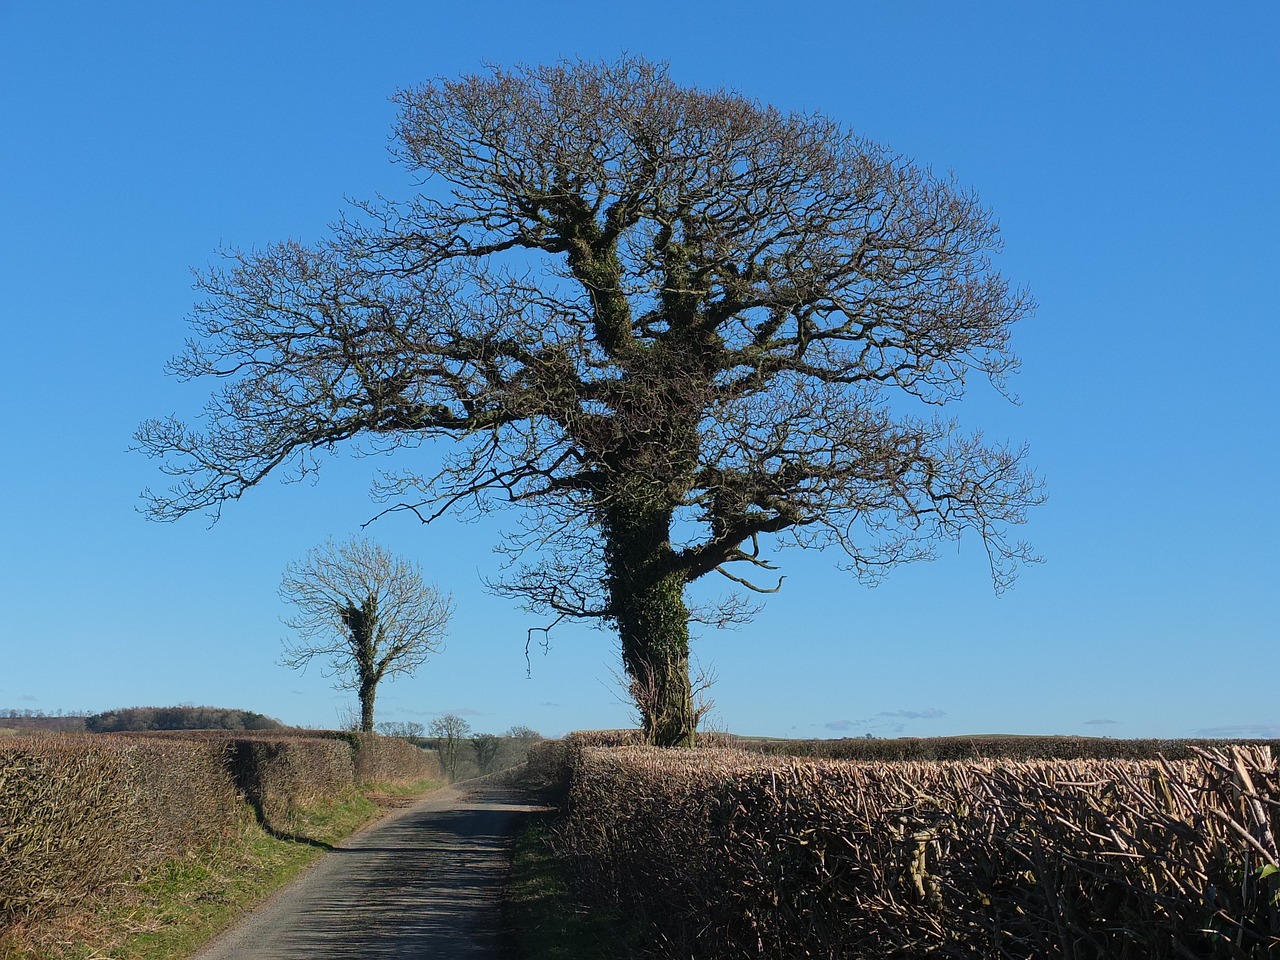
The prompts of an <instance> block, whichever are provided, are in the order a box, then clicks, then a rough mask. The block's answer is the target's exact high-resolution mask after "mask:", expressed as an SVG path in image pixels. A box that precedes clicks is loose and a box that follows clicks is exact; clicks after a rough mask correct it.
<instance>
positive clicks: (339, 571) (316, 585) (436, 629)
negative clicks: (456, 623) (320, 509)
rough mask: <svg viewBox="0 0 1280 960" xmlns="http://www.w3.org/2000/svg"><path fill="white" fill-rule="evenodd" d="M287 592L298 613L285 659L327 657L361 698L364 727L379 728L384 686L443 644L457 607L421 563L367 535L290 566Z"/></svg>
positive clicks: (294, 663)
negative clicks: (377, 705) (376, 716)
mask: <svg viewBox="0 0 1280 960" xmlns="http://www.w3.org/2000/svg"><path fill="white" fill-rule="evenodd" d="M280 596H281V597H282V598H283V599H284V600H286V601H287V602H289V603H290V604H292V605H293V606H294V607H295V608H296V610H297V612H296V613H295V614H294V615H293V616H291V617H290V618H288V619H287V620H286V621H285V622H286V623H287V624H288V625H289V626H290V627H292V628H293V629H294V630H296V631H297V633H298V639H297V640H296V641H294V642H290V641H285V652H284V655H283V657H282V658H281V661H280V662H281V663H283V664H284V665H285V666H288V667H297V668H305V667H306V666H307V665H308V664H309V663H310V662H311V661H312V660H313V659H315V658H316V657H320V658H322V659H325V660H328V661H329V664H330V666H331V667H332V669H333V671H334V675H335V676H336V677H337V678H338V682H337V686H338V688H339V689H343V690H355V691H356V693H357V695H358V696H359V698H360V729H361V730H363V731H364V732H365V733H372V732H373V729H374V723H373V708H374V701H375V700H376V699H377V695H378V684H379V683H381V682H382V680H383V679H385V678H386V677H389V676H395V675H397V674H411V673H413V672H414V671H415V670H417V669H418V667H420V666H422V664H423V663H425V662H426V660H427V658H428V657H429V656H430V655H431V654H433V653H438V652H439V651H440V650H441V649H442V647H443V640H444V635H445V631H446V629H447V628H448V625H449V617H450V616H451V615H452V613H453V605H452V601H451V600H450V598H449V596H448V595H447V594H445V593H442V592H441V591H440V590H439V589H437V588H436V587H434V586H432V585H430V584H428V583H427V582H426V581H425V580H424V579H423V576H422V571H421V569H419V567H418V565H417V564H415V563H413V562H411V561H409V560H406V559H404V558H402V557H397V556H395V555H393V554H391V553H389V552H387V551H386V550H384V549H383V548H382V547H380V546H378V545H377V544H375V543H372V542H371V541H369V540H367V539H364V538H362V537H355V538H352V539H350V540H348V541H346V542H343V543H334V542H333V541H332V540H329V541H327V542H325V543H324V544H323V545H322V546H319V547H316V548H314V549H313V550H311V551H310V552H309V553H308V554H307V557H306V559H305V560H302V561H300V562H298V563H293V564H290V565H289V567H288V569H287V570H286V571H285V575H284V579H283V580H282V582H281V584H280Z"/></svg>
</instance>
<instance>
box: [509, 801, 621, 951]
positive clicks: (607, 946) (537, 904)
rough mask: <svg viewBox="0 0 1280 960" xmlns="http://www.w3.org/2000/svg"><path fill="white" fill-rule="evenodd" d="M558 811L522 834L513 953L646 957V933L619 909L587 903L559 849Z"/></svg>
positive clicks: (512, 887)
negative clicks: (556, 836) (555, 824)
mask: <svg viewBox="0 0 1280 960" xmlns="http://www.w3.org/2000/svg"><path fill="white" fill-rule="evenodd" d="M552 823H553V815H551V814H548V815H546V816H541V817H533V818H531V819H530V820H529V821H528V822H527V823H526V824H525V826H524V827H523V828H522V829H521V830H520V832H519V833H518V834H516V838H515V844H514V847H513V851H512V861H511V878H510V881H509V883H508V887H507V905H506V909H507V915H506V922H507V929H508V934H509V937H508V940H509V944H508V946H509V951H508V952H509V954H510V955H511V956H512V957H513V958H515V960H597V958H599V960H617V958H625V957H639V956H642V954H643V951H642V949H641V947H642V944H643V937H642V936H641V934H640V931H639V930H638V929H637V928H636V927H635V926H634V925H631V924H628V923H627V922H626V921H625V920H623V918H621V917H620V916H619V915H618V914H617V913H616V912H614V911H612V910H609V909H608V908H605V907H601V906H596V905H592V906H587V905H585V904H583V903H582V901H581V899H580V898H578V897H577V896H576V895H575V894H574V892H573V888H572V885H571V883H570V879H569V870H568V867H567V865H566V864H565V863H564V861H563V860H561V859H560V858H559V857H558V856H557V854H556V851H555V846H554V843H553V839H554V833H553V828H552Z"/></svg>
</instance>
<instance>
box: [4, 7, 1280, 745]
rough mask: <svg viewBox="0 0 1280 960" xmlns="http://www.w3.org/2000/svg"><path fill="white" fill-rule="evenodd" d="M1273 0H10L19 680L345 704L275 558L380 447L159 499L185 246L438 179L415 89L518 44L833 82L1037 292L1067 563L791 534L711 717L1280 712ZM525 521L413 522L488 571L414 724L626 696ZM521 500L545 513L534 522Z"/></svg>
mask: <svg viewBox="0 0 1280 960" xmlns="http://www.w3.org/2000/svg"><path fill="white" fill-rule="evenodd" d="M1277 50H1280V8H1277V7H1276V6H1274V5H1272V4H1264V3H1239V4H1230V5H1217V6H1210V5H1205V4H1193V3H1188V2H1166V3H1125V4H1115V3H1101V2H1076V3H1070V4H1067V3H1060V4H1028V3H1012V2H1010V3H989V2H983V3H968V4H958V3H951V4H944V3H940V2H939V3H922V2H906V3H894V4H884V3H877V4H871V3H862V2H841V3H803V2H798V3H793V4H788V5H785V6H781V7H780V6H778V5H776V4H765V3H760V2H756V0H744V2H739V3H720V2H709V3H699V4H688V5H685V4H678V3H674V2H669V0H658V2H654V3H649V4H644V5H639V4H636V5H631V4H628V5H621V4H619V5H611V4H602V3H599V2H593V3H578V2H573V3H556V2H548V3H545V4H529V3H524V2H519V3H517V2H508V0H499V2H490V3H485V4H476V5H471V6H469V7H468V8H467V9H463V5H461V4H430V3H401V2H382V3H369V4H360V5H355V4H347V3H326V2H305V3H304V2H293V3H261V2H218V3H205V2H190V3H181V4H176V3H164V2H121V3H116V4H99V3H91V2H83V3H68V2H58V0H48V2H41V3H23V2H18V0H0V291H3V299H0V324H2V327H0V329H2V330H3V354H4V357H5V360H6V363H5V366H6V371H5V376H4V377H3V378H2V379H0V404H2V409H3V416H0V451H3V454H2V455H3V463H4V466H3V469H2V470H0V530H2V531H3V551H2V552H0V602H2V603H3V606H4V611H5V613H4V616H3V618H0V707H17V708H31V709H43V710H46V711H53V710H56V709H64V710H81V709H89V710H100V709H106V708H111V707H118V706H126V705H161V704H172V703H182V702H190V703H198V704H211V705H217V706H233V707H242V708H246V709H252V710H258V711H261V712H264V713H268V714H271V715H273V716H276V717H279V718H280V719H282V720H284V721H286V722H289V723H298V724H308V725H316V726H332V725H334V724H335V723H337V722H338V719H339V717H340V715H341V714H342V713H343V712H344V711H345V710H346V709H347V708H349V707H350V706H351V705H352V704H353V697H352V695H351V694H349V693H339V692H336V691H334V690H333V689H332V688H331V686H330V683H329V681H328V680H327V679H326V678H325V677H324V676H323V675H322V674H321V673H320V671H319V670H316V669H312V670H310V671H308V672H307V673H306V674H298V673H296V672H294V671H290V670H287V669H285V668H283V667H280V666H277V665H276V659H277V657H278V656H279V653H280V640H281V638H282V637H283V636H285V628H284V626H283V625H282V624H281V623H280V616H281V614H282V613H283V612H284V611H283V608H282V606H281V604H280V602H279V600H278V599H277V596H276V587H277V585H278V583H279V578H280V575H281V572H282V571H283V569H284V567H285V565H286V564H287V563H289V562H290V561H291V560H294V559H296V558H298V557H301V556H302V555H303V554H305V552H306V551H307V549H308V548H309V547H311V546H312V545H314V544H316V543H317V542H319V541H322V540H323V539H324V538H325V537H327V536H330V535H334V536H338V537H341V536H343V535H346V534H348V533H351V532H353V531H355V530H356V528H357V527H358V526H359V525H360V524H361V523H362V522H363V521H365V520H367V519H368V518H369V517H370V516H372V514H373V513H374V512H376V507H375V506H374V505H373V504H371V502H370V500H369V497H368V488H369V482H370V480H371V477H372V469H373V467H372V465H371V464H370V462H369V461H357V460H351V459H349V458H343V459H339V460H336V461H334V462H332V463H330V464H329V465H327V466H326V467H325V469H324V470H323V472H322V475H321V478H320V480H319V482H318V483H316V484H314V485H312V484H295V485H284V484H279V483H270V484H267V485H265V486H263V487H262V488H260V489H257V490H254V491H252V492H251V494H250V495H249V496H248V497H246V498H245V499H244V500H243V501H242V502H240V503H238V504H234V505H232V506H231V507H230V508H229V509H228V510H227V511H226V513H225V516H224V519H223V520H222V521H221V522H220V523H218V524H217V525H216V526H213V527H212V528H210V527H209V526H208V524H207V522H206V521H205V520H204V519H202V518H199V517H191V518H188V519H186V520H184V521H181V522H179V523H176V524H163V525H161V524H155V523H150V522H148V521H145V520H144V519H143V518H142V517H141V516H140V515H139V514H138V513H137V507H138V505H139V499H138V494H139V492H140V491H141V489H142V488H143V487H145V486H147V485H149V484H150V485H159V484H160V482H161V480H162V479H163V478H161V477H160V476H159V475H158V473H157V471H156V469H155V465H154V464H153V463H151V462H149V461H148V460H146V459H145V458H144V457H142V456H140V455H138V454H136V453H130V452H129V451H128V448H129V446H130V443H131V439H130V438H131V435H132V433H133V431H134V430H135V429H136V427H137V425H138V423H139V422H140V421H141V420H143V419H144V418H147V417H150V416H156V415H163V414H167V413H170V412H178V413H185V414H192V413H195V412H196V411H197V410H198V409H199V407H200V405H201V403H202V402H203V400H204V397H205V394H206V390H207V388H206V387H205V386H203V385H183V384H179V383H177V382H176V381H174V380H172V379H171V378H167V377H166V376H164V375H163V373H162V367H163V364H164V362H165V360H166V359H167V358H168V357H169V356H170V355H171V354H173V353H175V352H176V351H177V350H178V349H179V348H180V347H181V345H182V342H183V340H184V338H185V336H186V332H187V331H186V322H185V316H186V313H187V311H188V309H189V308H190V306H191V304H192V302H193V300H194V297H195V294H194V292H193V291H192V289H191V273H190V269H191V268H192V267H199V266H203V265H205V264H208V263H209V262H211V261H212V259H213V258H214V256H215V252H216V250H217V249H218V248H219V247H220V246H227V245H239V246H245V247H251V246H254V245H262V244H266V243H270V242H272V241H275V240H281V239H285V238H289V237H294V238H300V239H304V240H306V239H315V238H318V237H320V236H322V235H323V234H324V230H325V225H326V223H328V222H330V221H332V220H333V219H334V218H335V217H336V215H337V214H338V213H339V212H341V210H342V209H343V203H344V197H353V198H361V197H371V196H373V195H374V194H375V193H377V192H379V191H381V192H384V193H387V194H389V195H392V196H404V195H405V194H406V192H407V191H408V190H409V189H410V181H409V179H408V177H407V176H406V175H405V174H404V172H403V171H402V170H400V169H399V168H398V167H396V166H394V165H393V164H392V163H391V162H390V161H389V158H388V155H387V152H386V145H387V140H388V135H389V132H390V127H391V123H392V120H393V118H394V108H393V106H392V105H391V104H390V103H389V102H388V99H387V98H388V97H389V95H390V94H391V93H392V92H393V91H394V90H395V89H396V88H397V87H399V86H404V85H409V84H413V83H416V82H418V81H422V80H425V79H428V78H431V77H435V76H452V75H456V74H458V73H461V72H466V71H473V70H476V69H478V68H479V67H480V65H481V64H482V62H485V61H490V62H497V63H502V64H511V63H515V62H527V63H538V62H545V61H551V60H555V59H559V58H563V57H583V58H607V59H614V58H616V57H617V56H618V55H619V54H621V53H623V52H629V53H633V54H640V55H643V56H646V57H648V58H650V59H655V60H667V61H669V63H670V68H671V73H672V75H673V76H674V78H675V79H676V80H677V81H680V82H684V83H688V84H693V85H698V86H707V87H718V86H727V87H731V88H736V89H737V90H739V91H740V92H742V93H744V94H746V95H749V96H751V97H754V98H757V99H759V100H762V101H766V102H771V103H773V104H775V105H777V106H778V107H780V108H783V109H785V110H797V111H810V110H820V111H822V112H825V113H827V114H829V115H830V116H833V117H835V118H836V119H838V120H839V121H841V122H842V123H844V124H846V125H847V126H849V127H851V128H853V129H855V130H856V131H858V132H859V133H861V134H863V135H865V136H868V137H870V138H872V139H874V140H878V141H881V142H883V143H886V144H888V145H890V146H891V147H893V148H894V149H895V150H897V151H899V152H901V153H902V154H904V155H906V156H908V157H911V158H913V159H914V160H916V161H917V162H919V163H921V164H925V165H929V166H931V167H933V168H934V169H935V170H938V171H945V170H948V169H949V170H951V171H953V172H954V174H955V176H956V178H957V179H958V180H959V181H960V182H961V183H963V184H966V185H969V186H972V187H973V188H974V189H975V190H976V191H977V192H978V194H979V195H980V196H981V197H982V199H983V200H984V202H985V203H987V204H988V205H989V206H990V207H991V208H992V209H993V210H994V211H995V212H996V214H997V216H998V218H999V219H1000V222H1001V225H1002V229H1003V235H1004V240H1005V244H1006V250H1005V252H1004V254H1003V255H1002V256H1001V257H1000V258H999V263H998V265H999V268H1000V269H1001V271H1002V272H1003V273H1004V274H1005V275H1007V276H1008V277H1010V278H1011V279H1012V280H1013V281H1014V282H1015V283H1017V284H1021V285H1025V286H1027V287H1028V288H1029V289H1030V290H1031V292H1032V293H1033V294H1034V296H1035V298H1036V299H1037V301H1038V302H1039V309H1038V311H1037V313H1036V315H1035V316H1034V317H1033V318H1031V319H1030V320H1028V321H1026V322H1025V323H1023V324H1022V325H1021V326H1020V329H1018V330H1017V331H1016V333H1015V341H1014V345H1015V350H1016V351H1017V352H1018V353H1019V354H1020V355H1021V356H1022V358H1023V369H1022V372H1021V374H1020V375H1019V376H1018V377H1017V379H1016V382H1015V383H1014V389H1015V390H1016V391H1017V392H1018V394H1019V395H1020V397H1021V399H1022V404H1021V405H1020V406H1011V405H1009V404H1007V403H1005V402H1004V401H1002V400H1000V399H999V398H998V397H994V396H990V395H984V394H983V393H982V392H981V391H979V392H978V393H977V394H975V396H974V397H973V398H972V399H971V400H967V401H965V402H964V403H963V404H961V405H959V406H958V407H956V408H955V413H956V414H957V415H958V416H959V417H960V419H961V420H962V422H963V423H964V424H965V425H967V426H970V427H974V428H983V429H985V430H986V432H987V434H988V436H989V437H992V438H1006V437H1007V438H1011V439H1013V440H1019V441H1020V440H1025V441H1026V442H1028V443H1029V445H1030V448H1031V457H1030V459H1031V462H1032V463H1033V464H1034V465H1035V466H1036V467H1037V468H1038V470H1039V472H1040V473H1041V474H1042V475H1043V476H1044V478H1045V480H1046V481H1047V485H1048V489H1049V493H1050V500H1049V502H1048V504H1047V505H1045V506H1044V507H1042V508H1040V509H1039V510H1037V511H1035V512H1034V513H1033V515H1032V517H1031V520H1030V523H1029V524H1028V525H1027V526H1026V528H1024V530H1023V531H1022V533H1024V534H1025V535H1026V536H1027V537H1028V538H1029V539H1031V540H1032V541H1033V542H1034V543H1035V545H1036V547H1037V548H1038V550H1039V552H1040V553H1041V554H1042V555H1043V556H1044V557H1045V562H1044V563H1043V564H1041V565H1039V566H1036V567H1033V568H1031V569H1029V570H1027V571H1026V572H1025V573H1024V574H1023V576H1022V577H1021V579H1020V581H1019V583H1018V585H1017V586H1016V588H1015V589H1014V590H1012V591H1011V592H1009V593H1007V594H1005V595H1004V596H1002V597H996V596H995V595H994V593H993V591H992V589H991V586H990V582H989V579H988V576H987V571H986V567H985V559H984V556H983V553H982V550H981V545H980V544H977V543H973V542H969V541H965V542H962V543H961V544H960V545H959V546H958V547H956V546H954V545H951V546H946V547H944V548H943V549H942V551H941V553H940V556H939V558H938V559H937V560H936V561H934V562H933V563H931V564H925V565H918V566H914V567H906V568H901V569H899V570H898V571H896V572H895V573H894V574H893V575H892V576H891V577H890V578H889V580H888V581H887V582H885V583H884V584H883V585H881V586H879V587H877V588H876V589H874V590H869V589H867V588H865V587H862V586H860V585H858V584H857V583H855V582H853V581H851V580H850V579H849V578H848V577H847V576H845V575H843V574H841V573H840V572H839V570H837V569H836V560H837V558H836V557H833V556H823V555H818V554H799V553H794V552H793V553H788V554H786V555H784V556H783V557H782V558H781V559H782V562H783V563H784V565H785V572H786V573H787V575H788V576H787V581H786V585H785V587H784V590H783V592H782V593H781V594H780V595H778V596H777V597H775V598H773V599H771V600H770V601H769V604H768V607H767V608H766V610H765V611H764V612H763V613H762V614H761V615H760V616H759V617H758V618H757V619H756V621H755V622H754V623H753V624H751V625H749V626H747V627H743V628H741V629H739V630H737V631H734V632H727V633H713V632H708V633H704V634H702V635H700V637H699V638H698V640H697V641H696V644H695V651H696V653H697V655H698V657H699V658H700V659H701V661H702V662H703V664H704V665H706V666H708V667H711V668H713V669H714V672H715V674H716V676H717V678H718V680H717V683H716V685H715V686H714V688H713V691H712V697H713V699H714V700H715V702H716V710H715V714H714V721H715V723H716V724H717V725H718V726H720V727H723V728H727V729H730V730H733V731H736V732H741V733H750V734H767V735H777V736H845V735H850V736H857V735H861V734H863V733H868V732H869V733H875V734H879V735H912V736H929V735H935V734H965V733H988V732H1003V733H1081V734H1096V735H1107V736H1117V737H1131V736H1169V737H1181V736H1196V735H1229V734H1239V735H1270V736H1280V698H1278V697H1277V695H1276V684H1275V677H1276V673H1277V666H1278V664H1277V656H1278V654H1277V640H1278V639H1280V628H1278V627H1277V622H1278V620H1280V617H1278V614H1280V609H1278V607H1280V603H1278V601H1277V599H1276V598H1277V597H1280V591H1278V590H1277V589H1276V588H1275V584H1276V581H1277V574H1278V573H1280V564H1278V563H1277V559H1276V541H1277V536H1278V535H1280V522H1278V519H1277V518H1278V516H1280V509H1278V508H1277V506H1276V496H1275V491H1276V489H1277V487H1278V486H1280V455H1278V454H1277V440H1278V439H1280V431H1277V427H1276V418H1275V396H1274V379H1275V374H1274V365H1275V362H1276V358H1277V354H1278V350H1277V347H1278V346H1280V343H1278V336H1277V305H1276V304H1277V301H1276V296H1275V277H1276V276H1277V267H1276V260H1277V255H1278V254H1280V240H1278V239H1277V233H1276V230H1275V224H1276V223H1277V222H1280V178H1277V177H1276V163H1277V157H1280V123H1278V122H1277V120H1278V117H1277V104H1280V56H1277V53H1276V51H1277ZM503 519H504V518H502V517H501V516H499V517H496V518H494V521H493V522H490V521H486V522H485V523H483V524H472V525H461V524H457V523H451V522H443V523H441V524H439V525H434V526H432V527H429V528H423V527H421V526H418V525H417V524H416V523H413V522H411V521H410V520H409V519H408V518H407V517H405V516H403V515H401V516H397V517H394V518H391V519H387V520H382V521H379V522H378V524H376V525H375V526H374V527H373V528H371V533H373V534H374V535H375V536H376V538H377V539H378V540H379V542H381V543H383V544H385V545H386V546H388V547H390V548H391V549H393V550H396V551H399V552H402V553H404V554H406V555H409V556H412V557H414V558H416V559H418V560H419V561H420V562H421V563H422V564H423V565H424V567H425V568H426V569H427V571H428V576H429V577H430V578H432V579H434V580H435V581H436V582H437V583H438V584H440V585H441V586H442V587H444V588H446V589H448V590H451V591H452V593H453V595H454V598H455V601H456V603H457V615H456V618H455V622H454V625H453V629H452V631H451V636H450V639H449V642H448V647H447V650H446V651H445V652H444V653H443V654H441V655H440V656H438V657H437V658H435V659H434V660H433V661H431V662H430V663H428V664H427V666H426V667H424V668H423V669H422V671H421V672H420V673H419V675H418V676H417V677H415V678H413V679H411V680H399V681H396V682H394V683H391V684H389V685H386V686H385V687H384V689H383V691H382V694H381V697H380V701H379V719H385V720H419V721H422V722H428V721H429V720H430V719H431V717H432V716H434V715H436V714H438V713H440V712H444V711H453V712H459V713H462V714H464V715H465V716H466V717H467V718H468V719H469V720H470V722H471V723H472V725H473V726H474V727H475V728H476V729H482V730H502V729H505V728H506V727H508V726H510V725H512V724H517V723H520V724H527V725H529V726H532V727H535V728H536V729H539V730H541V731H542V732H544V733H548V734H556V733H560V732H563V731H566V730H571V729H580V728H592V727H613V726H621V725H625V724H626V723H627V722H628V720H629V717H630V711H629V709H628V707H627V706H626V705H625V704H624V703H623V702H622V701H621V699H620V693H619V690H618V688H617V685H616V683H615V682H614V680H613V674H614V673H616V671H617V654H616V651H615V644H614V640H613V638H612V637H611V636H610V635H609V634H607V633H602V632H599V631H595V630H591V629H585V628H564V627H562V628H559V629H557V630H556V631H555V633H553V635H552V643H551V648H550V650H549V652H547V653H546V654H545V655H544V654H543V653H541V652H540V651H539V652H537V653H536V654H535V656H534V658H533V663H532V667H533V670H532V676H531V677H527V676H526V666H525V658H524V652H523V651H524V642H525V637H526V631H527V629H528V628H529V627H531V626H536V625H538V621H536V620H534V619H532V618H531V617H530V616H529V615H527V614H525V613H523V612H522V611H520V610H519V609H518V608H517V607H516V606H515V605H514V604H512V603H510V602H508V601H505V600H501V599H498V598H495V597H492V596H489V595H487V594H486V593H485V592H484V589H483V587H482V584H481V579H482V577H484V576H486V575H492V574H493V573H494V572H495V571H496V569H497V564H498V558H497V557H496V556H495V555H494V554H493V553H492V549H491V548H492V545H493V544H494V543H495V542H496V539H497V534H498V531H499V529H500V526H501V522H502V520H503ZM508 519H509V518H508Z"/></svg>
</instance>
